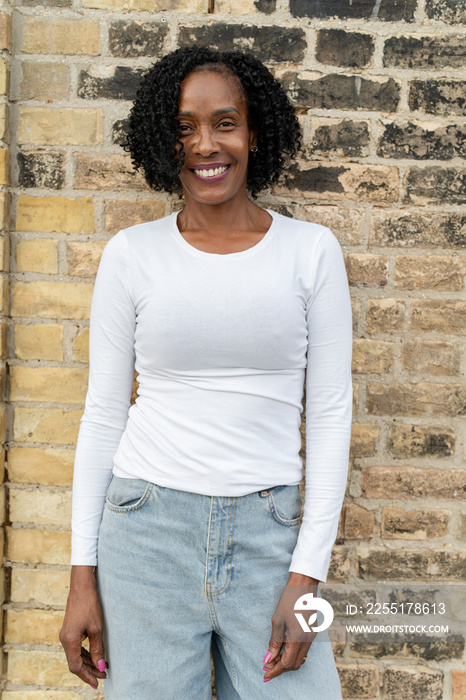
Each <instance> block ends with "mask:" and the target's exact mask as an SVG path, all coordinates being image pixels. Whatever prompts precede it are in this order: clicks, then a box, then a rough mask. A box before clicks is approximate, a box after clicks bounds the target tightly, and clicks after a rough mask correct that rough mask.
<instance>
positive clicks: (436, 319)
mask: <svg viewBox="0 0 466 700" xmlns="http://www.w3.org/2000/svg"><path fill="white" fill-rule="evenodd" d="M410 326H411V328H412V329H413V331H433V330H436V331H438V332H439V333H447V334H451V333H453V334H454V335H464V334H465V333H466V302H465V301H462V299H458V300H457V299H442V300H440V299H412V301H411V320H410Z"/></svg>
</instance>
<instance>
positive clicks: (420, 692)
mask: <svg viewBox="0 0 466 700" xmlns="http://www.w3.org/2000/svg"><path fill="white" fill-rule="evenodd" d="M384 684H385V689H386V693H387V695H386V697H387V700H418V698H420V697H422V698H425V700H441V699H442V692H443V690H442V689H443V673H442V671H439V670H436V669H431V668H429V667H428V666H412V667H410V666H392V667H389V668H387V670H386V671H385V674H384Z"/></svg>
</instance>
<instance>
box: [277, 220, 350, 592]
mask: <svg viewBox="0 0 466 700" xmlns="http://www.w3.org/2000/svg"><path fill="white" fill-rule="evenodd" d="M313 264H314V274H313V288H312V293H311V296H310V298H309V299H308V303H307V314H306V319H307V328H308V334H309V336H308V337H309V340H308V353H307V370H306V491H305V503H304V514H303V521H302V524H301V528H300V531H299V536H298V541H297V544H296V547H295V550H294V552H293V558H292V561H291V565H290V569H289V570H290V572H294V573H296V574H302V575H305V576H309V577H312V579H314V580H319V581H326V578H327V572H328V567H329V564H330V556H331V553H332V547H333V545H334V542H335V538H336V535H337V530H338V521H339V518H340V513H341V507H342V504H343V498H344V495H345V490H346V483H347V478H348V459H349V447H350V439H351V419H352V398H353V389H352V383H351V360H352V314H351V301H350V293H349V286H348V278H347V274H346V268H345V263H344V259H343V252H342V250H341V246H340V244H339V242H338V239H337V238H336V236H335V235H334V234H333V233H332V232H331V231H330V230H329V229H325V231H324V233H323V234H322V236H321V238H320V240H319V242H318V244H317V247H316V255H315V259H314V263H313ZM311 582H312V581H311Z"/></svg>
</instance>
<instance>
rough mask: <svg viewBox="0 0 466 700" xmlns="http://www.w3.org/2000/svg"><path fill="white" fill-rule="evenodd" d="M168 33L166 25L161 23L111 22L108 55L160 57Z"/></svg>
mask: <svg viewBox="0 0 466 700" xmlns="http://www.w3.org/2000/svg"><path fill="white" fill-rule="evenodd" d="M168 31H169V30H168V26H167V24H166V23H165V24H163V23H161V22H134V21H132V20H119V21H117V22H112V23H111V25H110V27H109V36H108V43H109V49H110V53H111V54H112V55H113V56H122V57H125V58H135V57H136V56H155V57H158V56H161V53H162V51H163V48H164V46H165V44H166V40H167V36H168Z"/></svg>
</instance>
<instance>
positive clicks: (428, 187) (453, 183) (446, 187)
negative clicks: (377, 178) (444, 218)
mask: <svg viewBox="0 0 466 700" xmlns="http://www.w3.org/2000/svg"><path fill="white" fill-rule="evenodd" d="M405 192H406V194H405V196H404V200H403V201H404V202H407V203H409V202H416V203H420V204H422V203H425V204H466V168H442V167H440V166H434V165H433V166H431V167H426V168H415V167H413V168H410V169H409V171H408V173H407V176H406V183H405Z"/></svg>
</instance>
